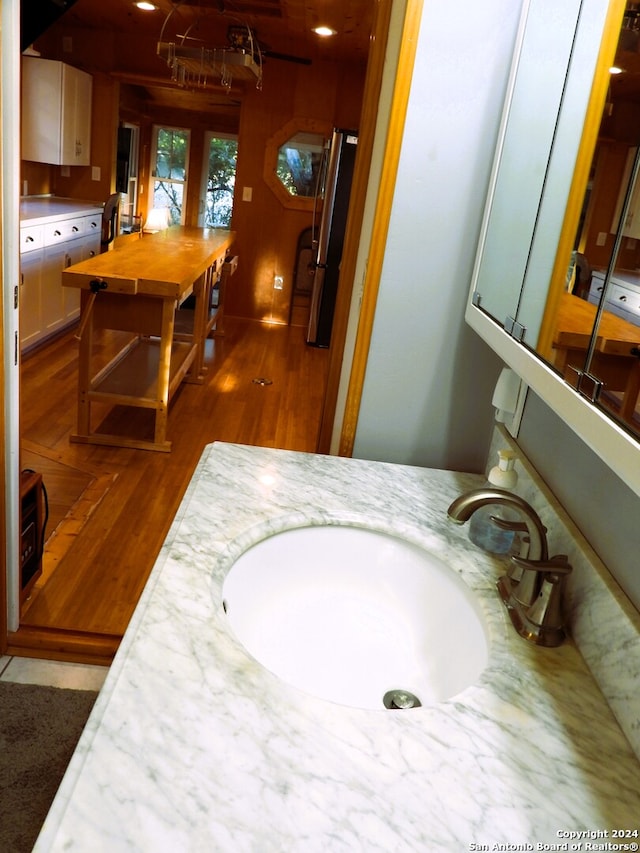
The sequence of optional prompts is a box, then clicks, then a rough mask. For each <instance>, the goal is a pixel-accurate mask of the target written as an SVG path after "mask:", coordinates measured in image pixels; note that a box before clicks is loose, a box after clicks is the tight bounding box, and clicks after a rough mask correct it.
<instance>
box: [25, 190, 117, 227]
mask: <svg viewBox="0 0 640 853" xmlns="http://www.w3.org/2000/svg"><path fill="white" fill-rule="evenodd" d="M103 206H104V205H103V203H102V202H99V201H82V200H80V199H75V198H62V197H60V196H53V195H43V196H23V197H22V198H21V199H20V226H21V227H22V228H24V227H27V226H32V225H40V224H45V223H47V222H55V221H57V220H58V219H66V218H69V217H72V216H85V215H86V216H91V215H92V214H94V213H99V214H100V215H102V208H103Z"/></svg>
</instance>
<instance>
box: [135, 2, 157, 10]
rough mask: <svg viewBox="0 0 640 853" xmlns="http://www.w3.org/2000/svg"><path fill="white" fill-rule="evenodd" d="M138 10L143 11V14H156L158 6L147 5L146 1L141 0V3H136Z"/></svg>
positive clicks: (153, 4)
mask: <svg viewBox="0 0 640 853" xmlns="http://www.w3.org/2000/svg"><path fill="white" fill-rule="evenodd" d="M136 6H137V7H138V9H142V11H143V12H155V11H156V10H157V8H158V7H157V6H156V4H155V3H147V2H146V0H140V2H139V3H136Z"/></svg>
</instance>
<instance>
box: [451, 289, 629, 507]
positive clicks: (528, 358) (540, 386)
mask: <svg viewBox="0 0 640 853" xmlns="http://www.w3.org/2000/svg"><path fill="white" fill-rule="evenodd" d="M465 320H466V322H467V323H468V325H469V326H470V327H471V328H472V329H473V330H474V331H475V332H476V333H477V334H478V335H479V336H480V337H481V338H482V339H483V340H484V341H485V343H486V344H488V345H489V346H490V347H491V349H492V350H493V351H494V352H495V353H496V354H497V355H498V356H499V358H501V359H502V361H504V363H505V364H507V365H508V366H509V367H511V368H512V369H513V370H514V371H515V372H516V373H517V374H518V376H519V377H520V378H521V379H522V380H523V381H524V382H525V383H526V384H527V385H528V386H529V387H530V388H531V389H532V391H534V393H536V394H537V395H538V396H539V397H540V398H541V399H542V400H543V401H544V402H545V403H546V405H547V406H549V407H550V408H551V409H552V410H553V411H554V412H555V413H556V414H557V415H558V416H559V417H560V418H562V420H564V422H565V423H566V424H567V425H568V426H569V427H570V428H571V429H572V430H573V432H574V433H575V434H576V435H577V436H578V438H580V439H582V441H584V442H585V444H587V446H588V447H590V448H591V450H593V451H594V452H595V453H597V454H598V456H599V457H600V459H602V461H603V462H604V463H605V464H606V465H608V466H609V468H611V470H612V471H613V472H614V473H615V474H616V475H617V476H618V477H620V479H621V480H622V481H623V482H624V483H626V485H627V486H628V487H629V488H630V489H632V490H633V491H634V492H635V494H636V495H638V497H640V464H638V465H635V466H634V465H630V464H629V459H630V454H634V453H635V454H636V455H640V446H639V445H638V442H637V440H636V439H635V438H634V437H632V436H631V435H630V434H629V433H627V432H625V430H623V429H622V427H620V426H619V425H618V424H617V423H616V421H614V420H612V419H611V418H610V417H609V416H608V415H606V414H605V413H604V412H603V411H601V410H600V409H597V408H596V407H595V406H594V405H593V404H592V403H591V402H589V401H588V400H587V399H586V398H585V397H582V396H581V395H580V394H579V393H578V392H577V391H575V390H574V389H573V388H572V387H571V386H570V385H568V384H567V383H566V382H565V381H564V380H563V379H562V377H561V376H560V375H559V374H558V373H556V372H555V371H554V370H553V368H552V367H550V366H549V365H547V364H546V363H545V362H544V361H542V359H540V358H538V357H537V356H533V355H532V354H531V352H530V350H528V349H527V348H526V347H525V346H524V345H523V344H520V343H519V342H518V341H516V339H515V338H512V337H511V336H510V335H509V334H507V332H505V330H504V329H503V328H502V326H500V325H499V324H498V323H497V322H496V321H495V320H492V319H491V318H490V317H489V316H488V315H487V314H484V313H483V312H482V311H481V310H480V309H479V308H477V307H476V306H475V305H473V304H472V303H468V305H467V310H466V312H465Z"/></svg>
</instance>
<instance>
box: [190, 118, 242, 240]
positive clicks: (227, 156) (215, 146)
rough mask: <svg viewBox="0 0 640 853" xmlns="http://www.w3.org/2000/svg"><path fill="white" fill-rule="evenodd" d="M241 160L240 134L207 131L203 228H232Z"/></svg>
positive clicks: (202, 213) (202, 211)
mask: <svg viewBox="0 0 640 853" xmlns="http://www.w3.org/2000/svg"><path fill="white" fill-rule="evenodd" d="M237 160H238V138H237V137H236V136H228V135H226V134H215V133H207V135H206V137H205V154H204V165H203V170H202V190H201V193H200V198H201V202H200V218H199V222H198V224H199V225H200V226H201V227H203V228H230V227H231V214H232V213H233V195H234V191H235V184H236V163H237Z"/></svg>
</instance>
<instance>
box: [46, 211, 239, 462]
mask: <svg viewBox="0 0 640 853" xmlns="http://www.w3.org/2000/svg"><path fill="white" fill-rule="evenodd" d="M232 241H233V234H232V233H231V232H229V231H225V230H221V229H203V228H189V227H183V226H173V227H172V228H169V229H168V230H166V231H163V232H159V233H157V234H148V235H147V234H145V235H144V237H142V238H141V239H137V240H131V241H128V242H127V243H126V244H123V245H122V246H120V247H117V248H114V249H113V250H112V251H109V252H105V253H103V254H101V255H97V256H96V257H94V258H90V259H88V260H86V261H82V262H81V263H79V264H75V265H74V266H71V267H68V268H67V269H66V270H65V271H64V272H63V274H62V283H63V285H64V286H66V287H78V288H80V289H81V291H82V293H81V314H80V331H79V335H78V336H79V338H80V350H79V366H78V429H77V433H76V434H74V435H73V436H72V437H71V440H72V441H75V442H82V443H92V444H106V445H111V446H120V447H135V448H141V449H145V450H163V451H168V450H170V449H171V442H169V441H167V438H166V433H167V417H168V409H169V401H170V399H171V397H172V395H173V393H174V392H175V390H176V389H177V387H178V386H179V385H180V383H181V382H182V381H183V380H186V381H190V382H201V381H202V371H203V366H204V345H205V337H206V330H207V310H208V305H207V304H206V303H207V299H206V298H205V297H206V294H207V293H208V291H209V289H210V283H211V281H212V279H213V277H214V276H215V275H216V274H217V271H218V270H219V268H220V266H221V265H222V263H223V261H224V258H225V254H226V252H227V249H228V248H229V246H230V245H231V243H232ZM192 293H193V294H194V296H195V308H194V314H193V328H192V332H191V334H190V335H187V336H185V335H181V336H180V338H181V339H180V340H175V339H174V324H175V313H176V310H177V308H178V307H179V306H180V304H181V303H182V302H183V301H184V300H185V299H186V298H187V297H188V296H190V295H191V294H192ZM98 329H114V330H118V331H123V332H129V333H133V335H134V337H133V338H132V339H130V340H129V341H128V343H127V344H126V346H124V347H123V348H122V350H121V351H120V352H119V353H118V354H117V355H116V356H115V357H114V358H113V359H111V361H110V362H109V363H108V364H107V365H106V366H104V367H102V368H101V369H99V370H98V371H96V372H94V370H93V367H92V356H93V335H94V331H95V330H98ZM93 402H101V403H109V404H111V405H114V406H115V405H126V406H135V407H139V408H145V409H153V410H154V412H155V418H154V438H153V440H152V441H145V440H138V439H136V438H128V437H126V436H121V435H113V434H111V433H105V432H94V431H92V428H91V404H92V403H93Z"/></svg>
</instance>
